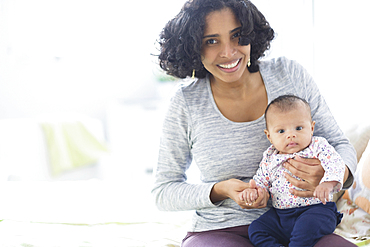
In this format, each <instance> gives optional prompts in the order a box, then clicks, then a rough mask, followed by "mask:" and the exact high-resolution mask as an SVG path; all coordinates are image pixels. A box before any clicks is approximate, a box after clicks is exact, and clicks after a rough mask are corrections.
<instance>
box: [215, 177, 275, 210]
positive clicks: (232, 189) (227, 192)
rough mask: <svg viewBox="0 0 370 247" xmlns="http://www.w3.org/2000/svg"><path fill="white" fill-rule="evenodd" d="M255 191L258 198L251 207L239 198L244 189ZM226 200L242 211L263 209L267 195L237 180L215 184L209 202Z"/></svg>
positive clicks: (263, 191) (265, 192)
mask: <svg viewBox="0 0 370 247" xmlns="http://www.w3.org/2000/svg"><path fill="white" fill-rule="evenodd" d="M249 188H252V189H257V192H258V198H257V199H256V201H255V202H254V203H253V204H252V205H248V204H247V203H246V201H244V200H242V197H241V196H240V195H241V193H242V192H243V191H244V190H245V189H249ZM227 198H230V199H232V200H233V201H235V202H236V203H237V204H238V205H239V206H240V207H241V208H243V209H252V208H264V207H266V206H267V201H268V198H269V194H268V193H267V191H265V190H264V189H262V188H259V187H257V186H251V185H250V184H249V183H245V182H243V181H241V180H239V179H229V180H225V181H221V182H219V183H216V184H215V185H214V186H213V188H212V191H211V201H212V202H213V203H216V202H219V201H222V200H225V199H227Z"/></svg>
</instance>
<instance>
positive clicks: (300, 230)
mask: <svg viewBox="0 0 370 247" xmlns="http://www.w3.org/2000/svg"><path fill="white" fill-rule="evenodd" d="M333 204H334V203H333V202H329V203H327V204H326V205H323V204H321V203H320V204H317V205H313V206H308V207H307V210H304V211H303V213H302V214H301V215H300V216H299V217H298V218H297V220H296V222H295V225H294V228H293V231H292V237H291V239H290V244H289V247H294V246H295V247H296V246H300V247H302V246H307V247H308V246H314V245H315V244H316V243H317V242H318V241H319V240H320V238H322V237H323V236H326V235H329V234H331V233H333V232H334V230H335V227H336V226H337V220H338V219H337V213H336V206H335V204H334V205H333Z"/></svg>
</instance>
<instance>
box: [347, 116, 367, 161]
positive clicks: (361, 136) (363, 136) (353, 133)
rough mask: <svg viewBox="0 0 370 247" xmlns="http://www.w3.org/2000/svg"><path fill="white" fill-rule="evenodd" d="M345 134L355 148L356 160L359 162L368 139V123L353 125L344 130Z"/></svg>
mask: <svg viewBox="0 0 370 247" xmlns="http://www.w3.org/2000/svg"><path fill="white" fill-rule="evenodd" d="M345 134H346V136H347V137H348V139H349V141H350V142H351V144H352V145H353V146H354V148H355V149H356V152H357V162H359V161H360V159H361V156H362V153H363V152H364V151H365V149H366V145H367V143H368V142H369V139H370V124H368V123H366V124H356V125H353V126H352V127H351V128H350V129H348V130H346V131H345Z"/></svg>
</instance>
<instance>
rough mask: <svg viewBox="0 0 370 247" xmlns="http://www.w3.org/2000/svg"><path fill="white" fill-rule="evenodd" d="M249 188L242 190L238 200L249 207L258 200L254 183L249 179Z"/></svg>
mask: <svg viewBox="0 0 370 247" xmlns="http://www.w3.org/2000/svg"><path fill="white" fill-rule="evenodd" d="M249 186H250V188H248V189H245V190H243V191H242V192H240V194H239V199H240V200H241V201H244V202H245V203H246V205H248V206H251V205H252V204H253V203H254V202H255V201H256V200H257V198H258V192H257V185H256V182H255V181H254V180H253V179H251V180H250V181H249Z"/></svg>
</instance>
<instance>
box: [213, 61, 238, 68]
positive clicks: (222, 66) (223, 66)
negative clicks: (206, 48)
mask: <svg viewBox="0 0 370 247" xmlns="http://www.w3.org/2000/svg"><path fill="white" fill-rule="evenodd" d="M239 61H240V59H238V60H237V61H235V62H234V63H229V64H219V65H218V66H220V67H221V68H224V69H232V68H234V67H235V66H236V65H238V63H239Z"/></svg>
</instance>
